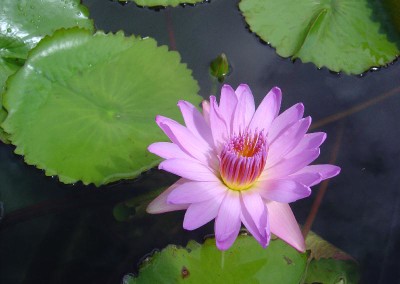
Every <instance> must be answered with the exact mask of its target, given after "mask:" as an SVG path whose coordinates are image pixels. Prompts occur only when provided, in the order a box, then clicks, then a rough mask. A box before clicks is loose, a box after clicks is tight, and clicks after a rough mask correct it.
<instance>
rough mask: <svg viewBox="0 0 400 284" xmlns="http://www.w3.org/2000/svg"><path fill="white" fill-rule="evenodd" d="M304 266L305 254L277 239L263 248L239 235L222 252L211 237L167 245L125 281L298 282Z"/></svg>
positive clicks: (305, 262) (251, 238)
mask: <svg viewBox="0 0 400 284" xmlns="http://www.w3.org/2000/svg"><path fill="white" fill-rule="evenodd" d="M306 265H307V254H306V253H303V254H300V253H298V252H297V251H296V250H295V249H294V248H292V247H290V246H288V245H287V244H286V243H285V242H283V241H281V240H279V239H276V240H272V241H271V243H270V245H269V247H268V248H267V249H263V248H262V247H260V245H259V244H258V243H257V241H255V240H254V238H253V237H250V236H239V237H238V238H237V240H236V241H235V243H234V245H233V246H232V247H231V248H230V249H229V250H228V251H226V252H221V251H219V250H218V249H217V248H216V246H215V239H207V240H206V241H205V242H204V244H203V245H200V244H198V243H197V242H194V241H191V242H189V243H188V245H187V247H186V248H180V247H177V246H174V245H169V246H167V247H166V248H165V249H163V250H162V251H161V252H156V253H155V254H154V255H153V256H152V257H151V260H150V261H149V262H147V263H145V264H144V265H143V266H142V268H141V269H140V273H139V276H138V277H137V278H134V277H130V276H126V277H125V283H129V284H134V283H201V284H203V283H299V282H300V280H301V279H302V275H303V274H304V271H305V269H306Z"/></svg>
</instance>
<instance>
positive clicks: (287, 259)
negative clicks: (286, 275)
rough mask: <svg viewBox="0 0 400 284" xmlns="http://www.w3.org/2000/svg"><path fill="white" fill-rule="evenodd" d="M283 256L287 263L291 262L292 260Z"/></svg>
mask: <svg viewBox="0 0 400 284" xmlns="http://www.w3.org/2000/svg"><path fill="white" fill-rule="evenodd" d="M283 258H284V259H285V260H286V263H287V265H291V264H292V263H293V260H291V259H290V258H288V257H287V256H283Z"/></svg>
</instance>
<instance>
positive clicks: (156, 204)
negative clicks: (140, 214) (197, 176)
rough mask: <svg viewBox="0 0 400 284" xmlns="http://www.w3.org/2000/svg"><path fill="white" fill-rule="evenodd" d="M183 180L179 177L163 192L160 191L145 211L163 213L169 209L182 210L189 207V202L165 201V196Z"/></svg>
mask: <svg viewBox="0 0 400 284" xmlns="http://www.w3.org/2000/svg"><path fill="white" fill-rule="evenodd" d="M184 182H185V180H184V179H180V180H178V181H177V182H175V183H174V184H173V185H171V186H170V187H169V188H167V189H166V190H165V191H164V192H163V193H161V194H160V195H159V196H157V197H156V198H155V199H154V200H153V201H152V202H150V204H149V205H148V206H147V208H146V212H147V213H150V214H159V213H165V212H170V211H176V210H184V209H187V208H188V207H189V204H178V205H175V204H169V203H167V198H168V195H169V194H170V193H171V192H172V191H173V190H174V189H175V188H176V187H178V186H179V185H181V184H183V183H184Z"/></svg>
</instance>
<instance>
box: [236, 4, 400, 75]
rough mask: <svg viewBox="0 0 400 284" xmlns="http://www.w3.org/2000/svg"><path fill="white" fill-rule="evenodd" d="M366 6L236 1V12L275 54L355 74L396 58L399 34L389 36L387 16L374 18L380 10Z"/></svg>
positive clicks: (382, 11) (399, 45)
mask: <svg viewBox="0 0 400 284" xmlns="http://www.w3.org/2000/svg"><path fill="white" fill-rule="evenodd" d="M371 2H372V1H369V0H358V1H336V0H323V1H314V0H302V1H293V0H281V1H275V0H241V2H240V4H239V7H240V10H241V11H242V13H243V15H244V17H245V19H246V22H247V23H248V24H249V26H250V29H251V30H252V31H253V32H255V33H256V34H257V35H258V36H259V37H260V38H261V39H263V40H264V41H265V42H268V43H270V44H271V45H272V46H273V47H275V48H276V52H277V53H278V54H279V55H281V56H283V57H292V58H293V59H295V58H300V59H301V60H302V62H312V63H314V64H315V65H316V66H317V67H323V66H325V67H327V68H329V69H330V70H332V71H335V72H340V71H344V72H345V73H348V74H360V73H362V72H364V71H366V70H368V69H369V68H371V67H378V66H383V65H386V64H388V63H390V62H392V61H393V60H394V59H395V58H396V56H397V55H398V54H399V53H400V50H399V47H400V44H399V43H400V40H399V36H398V34H397V35H395V36H393V35H392V34H391V35H390V36H389V35H388V33H387V32H386V28H384V27H386V26H387V23H382V22H381V21H382V20H383V19H385V18H388V17H380V15H376V13H384V9H378V8H376V9H375V8H374V7H372V5H373V4H372V3H371ZM376 2H379V1H376ZM376 5H380V4H379V3H378V4H376Z"/></svg>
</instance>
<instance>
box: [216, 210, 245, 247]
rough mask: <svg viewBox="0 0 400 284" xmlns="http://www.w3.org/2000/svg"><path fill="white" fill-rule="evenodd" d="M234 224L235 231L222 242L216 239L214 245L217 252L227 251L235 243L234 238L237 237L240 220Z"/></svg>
mask: <svg viewBox="0 0 400 284" xmlns="http://www.w3.org/2000/svg"><path fill="white" fill-rule="evenodd" d="M234 222H235V223H234V226H235V231H234V232H233V233H232V234H231V235H230V236H229V237H228V238H226V239H225V240H223V241H219V240H218V239H216V245H217V248H218V249H219V250H227V249H229V248H230V247H231V246H232V245H233V243H234V242H235V240H236V238H237V237H238V234H239V232H240V227H241V222H240V218H239V219H237V220H235V221H234Z"/></svg>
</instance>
